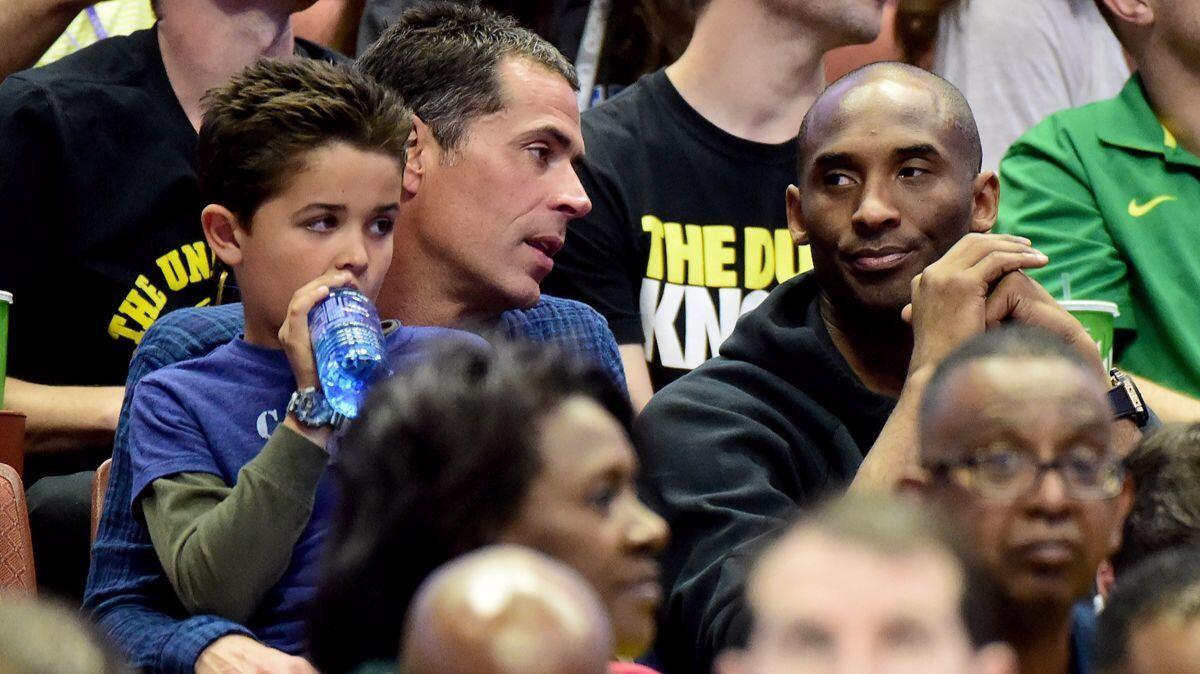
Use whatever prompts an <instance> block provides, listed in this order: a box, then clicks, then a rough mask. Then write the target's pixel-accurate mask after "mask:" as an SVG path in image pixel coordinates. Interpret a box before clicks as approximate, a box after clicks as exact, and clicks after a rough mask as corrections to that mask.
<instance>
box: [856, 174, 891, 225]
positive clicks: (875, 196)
mask: <svg viewBox="0 0 1200 674" xmlns="http://www.w3.org/2000/svg"><path fill="white" fill-rule="evenodd" d="M851 222H852V223H853V224H854V226H855V228H857V229H866V230H877V229H884V228H888V227H895V226H896V225H898V224H900V211H899V209H897V208H896V204H895V200H894V195H893V193H892V189H891V185H890V183H889V182H888V181H886V180H883V179H868V180H867V182H866V184H865V185H864V186H863V190H862V194H861V196H860V198H859V201H858V208H856V209H855V211H854V215H852V216H851Z"/></svg>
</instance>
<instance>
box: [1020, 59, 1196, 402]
mask: <svg viewBox="0 0 1200 674" xmlns="http://www.w3.org/2000/svg"><path fill="white" fill-rule="evenodd" d="M1000 184H1001V188H1000V214H999V220H998V223H997V231H1000V232H1004V233H1008V234H1019V235H1021V236H1025V237H1027V238H1029V239H1030V240H1031V241H1033V244H1034V245H1035V246H1036V247H1037V248H1038V249H1040V250H1041V251H1042V252H1044V253H1045V254H1046V255H1047V256H1048V257H1049V258H1050V264H1049V265H1047V266H1046V267H1045V268H1043V269H1038V270H1034V271H1032V272H1031V273H1030V275H1031V276H1033V277H1034V278H1035V279H1037V280H1038V281H1039V282H1041V284H1042V285H1043V286H1045V287H1046V289H1047V290H1049V291H1050V293H1051V294H1053V295H1054V296H1055V297H1058V298H1060V299H1061V298H1062V290H1063V283H1062V281H1063V277H1064V276H1066V277H1067V278H1068V280H1069V283H1070V289H1071V297H1072V299H1077V300H1108V301H1111V302H1116V304H1117V306H1118V307H1119V309H1120V312H1121V315H1120V316H1119V317H1118V318H1117V320H1116V330H1117V334H1116V340H1115V341H1116V346H1117V355H1116V359H1117V362H1118V363H1119V364H1120V365H1121V367H1123V368H1125V369H1127V370H1129V371H1130V372H1134V373H1136V374H1139V375H1142V376H1144V377H1146V378H1148V379H1150V380H1152V381H1155V382H1157V383H1159V384H1163V385H1165V386H1168V387H1170V388H1173V389H1176V390H1179V391H1182V392H1184V393H1187V394H1189V395H1191V396H1193V397H1200V158H1198V157H1197V156H1196V155H1194V154H1191V153H1190V152H1188V151H1187V150H1185V149H1183V148H1182V147H1179V144H1178V143H1177V142H1176V141H1175V138H1174V137H1173V136H1172V135H1171V133H1170V132H1169V131H1167V130H1166V128H1165V127H1163V125H1162V124H1161V123H1160V122H1159V120H1158V118H1157V117H1156V116H1155V114H1154V111H1153V110H1152V109H1151V108H1150V103H1149V101H1148V100H1147V98H1146V89H1145V86H1144V85H1143V83H1142V80H1141V77H1140V76H1138V75H1134V76H1133V77H1132V78H1130V80H1129V82H1128V83H1127V84H1126V85H1125V88H1124V89H1122V90H1121V93H1120V94H1119V95H1117V97H1116V98H1113V99H1110V100H1107V101H1101V102H1099V103H1093V104H1091V105H1085V106H1083V107H1080V108H1074V109H1071V110H1063V111H1061V112H1058V113H1055V114H1053V115H1051V116H1050V117H1048V118H1047V119H1046V120H1044V121H1043V122H1042V123H1040V124H1038V125H1037V126H1035V127H1034V128H1032V129H1030V130H1029V131H1028V132H1027V133H1026V134H1025V135H1024V136H1022V137H1021V138H1020V139H1018V140H1017V142H1016V143H1014V144H1013V146H1012V147H1011V148H1009V151H1008V154H1007V155H1006V156H1005V158H1004V161H1003V162H1002V163H1001V164H1000Z"/></svg>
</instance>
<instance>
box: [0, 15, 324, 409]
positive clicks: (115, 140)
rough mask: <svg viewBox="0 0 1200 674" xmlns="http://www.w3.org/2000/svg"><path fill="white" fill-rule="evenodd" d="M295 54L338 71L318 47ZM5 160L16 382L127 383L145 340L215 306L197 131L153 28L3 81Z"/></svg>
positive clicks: (4, 237)
mask: <svg viewBox="0 0 1200 674" xmlns="http://www.w3.org/2000/svg"><path fill="white" fill-rule="evenodd" d="M298 42H299V41H298ZM297 52H298V53H301V54H303V55H305V56H312V57H317V58H323V59H326V60H335V59H336V58H337V57H335V56H334V55H333V53H332V52H329V51H328V50H325V49H324V48H321V47H318V46H316V45H313V44H311V43H304V44H298V48H297ZM343 60H344V59H343ZM0 148H3V151H2V152H0V202H2V203H3V204H4V215H3V218H0V289H2V290H8V291H11V292H12V293H13V305H12V308H11V314H10V326H9V327H10V331H9V358H8V374H9V375H10V376H13V377H17V378H20V379H26V380H30V381H33V382H35V383H39V384H51V385H109V386H112V385H121V384H123V383H124V382H125V375H126V371H127V369H128V366H129V360H130V358H131V356H132V354H133V350H134V348H135V347H136V346H137V344H138V343H139V342H140V341H141V338H142V334H143V333H144V332H145V331H146V329H147V328H149V327H150V325H151V324H152V323H153V322H154V321H155V320H156V319H157V318H158V317H159V316H160V315H162V314H163V313H166V312H168V311H170V310H172V309H175V308H179V307H184V306H197V305H199V306H203V305H204V304H207V303H210V302H212V301H213V299H214V296H215V292H216V285H217V276H216V273H215V270H214V265H213V256H212V253H211V252H210V251H209V250H208V246H207V244H206V243H205V240H204V233H203V230H202V229H201V227H200V210H201V208H202V206H203V204H202V203H201V199H200V194H199V191H198V188H197V184H196V132H195V130H194V129H193V128H192V125H191V123H190V122H189V121H188V119H187V116H186V115H185V114H184V112H183V108H182V106H181V105H180V104H179V101H178V98H177V97H176V95H175V93H174V91H173V90H172V88H171V85H170V82H169V80H168V79H167V74H166V70H165V68H164V67H163V63H162V55H161V53H160V51H159V46H158V34H157V29H156V28H151V29H149V30H144V31H138V32H135V33H133V34H131V35H129V36H124V37H113V38H110V39H107V40H103V41H101V42H98V43H96V44H95V45H92V46H90V47H88V48H86V49H83V50H81V51H79V52H77V53H75V54H73V55H71V56H68V57H66V58H64V59H62V60H60V61H58V62H56V63H53V64H50V65H48V66H45V67H43V68H37V69H33V70H26V71H23V72H20V73H16V74H14V75H12V76H11V77H9V78H8V79H7V80H5V81H4V83H3V84H2V85H0Z"/></svg>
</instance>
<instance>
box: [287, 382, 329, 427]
mask: <svg viewBox="0 0 1200 674" xmlns="http://www.w3.org/2000/svg"><path fill="white" fill-rule="evenodd" d="M288 410H289V411H290V412H292V414H294V415H296V420H297V421H299V422H300V423H302V424H304V425H305V426H308V427H310V428H320V427H321V426H328V425H329V424H330V418H331V417H332V415H333V409H332V408H331V407H330V406H329V403H327V402H326V401H325V396H323V395H321V393H320V391H317V390H316V389H305V390H304V391H297V392H296V393H294V394H292V402H291V404H289V405H288Z"/></svg>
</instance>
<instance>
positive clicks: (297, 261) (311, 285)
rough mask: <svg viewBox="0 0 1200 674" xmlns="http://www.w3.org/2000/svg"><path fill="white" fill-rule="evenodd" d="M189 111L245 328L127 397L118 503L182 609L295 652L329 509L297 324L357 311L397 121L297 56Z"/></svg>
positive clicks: (325, 426) (383, 97) (208, 216)
mask: <svg viewBox="0 0 1200 674" xmlns="http://www.w3.org/2000/svg"><path fill="white" fill-rule="evenodd" d="M206 104H207V110H206V112H205V115H204V121H203V124H202V127H201V129H200V138H199V151H198V158H199V176H200V187H201V190H202V193H203V195H204V197H205V199H207V200H208V201H209V204H210V205H209V206H207V207H206V208H205V209H204V211H203V214H202V216H201V219H202V223H203V226H204V233H205V237H206V238H207V241H208V245H209V247H210V248H211V249H212V250H213V252H214V253H215V254H216V255H217V256H218V257H219V258H220V259H221V260H222V261H223V262H224V263H225V264H226V265H228V266H229V267H231V268H232V269H233V272H234V275H235V277H236V279H237V284H238V288H239V290H240V292H241V297H242V302H243V311H244V314H245V333H244V334H243V335H241V336H239V337H238V338H236V339H235V340H233V341H232V342H230V343H229V344H226V345H224V346H222V347H219V348H217V349H216V350H215V351H213V352H212V353H211V354H209V355H207V356H204V357H202V358H198V359H195V360H191V361H186V362H182V363H178V364H176V365H173V366H170V367H166V368H163V369H161V370H159V371H157V372H155V373H153V374H150V375H148V376H147V377H145V378H144V379H143V380H142V381H141V382H140V383H139V384H138V386H137V387H136V388H135V389H134V391H133V394H132V395H133V398H132V402H131V413H130V446H131V455H132V465H133V491H132V503H131V507H132V510H133V514H134V517H135V518H144V521H145V526H146V528H147V529H148V531H149V535H150V538H151V540H152V541H153V544H154V548H155V551H156V552H157V554H158V558H159V560H160V561H161V562H162V566H163V569H164V571H165V572H166V576H167V577H168V578H169V579H170V581H171V585H172V586H173V587H174V589H175V592H176V594H177V595H178V596H179V599H180V601H181V603H182V604H183V606H184V607H185V608H186V609H187V610H188V611H190V612H192V613H193V614H201V613H204V614H216V615H220V616H222V617H224V618H227V619H229V620H233V621H235V622H239V623H242V624H243V625H245V626H246V627H247V628H249V630H250V631H251V632H253V634H254V635H255V636H256V637H257V638H258V640H259V641H261V642H262V643H263V644H266V645H267V646H270V647H272V648H275V649H278V650H280V651H283V652H285V653H293V654H294V653H299V652H300V651H301V650H302V647H303V641H304V635H303V629H302V627H303V623H304V619H305V618H306V612H307V608H308V604H309V601H310V598H311V595H312V592H313V586H314V583H315V572H316V559H317V556H318V554H319V548H320V544H321V541H322V539H323V537H324V525H323V522H325V521H327V519H328V513H329V508H330V504H331V500H332V495H331V492H330V489H329V485H330V483H329V482H328V481H327V480H325V479H324V478H325V477H326V475H327V473H328V471H327V470H326V467H327V464H328V463H329V454H328V449H329V446H330V444H331V443H330V440H331V436H332V435H333V433H334V430H335V429H334V428H333V425H332V423H331V422H330V420H329V415H328V414H326V413H325V412H326V411H327V405H328V403H326V402H325V400H324V398H323V397H322V396H321V392H320V383H319V381H318V379H317V376H316V368H315V363H314V358H313V352H312V348H311V346H310V343H309V331H308V323H307V316H308V312H309V310H310V309H311V308H312V307H313V306H315V305H316V304H317V303H318V302H320V301H321V300H322V299H324V298H325V297H326V296H328V294H329V289H330V288H335V287H339V286H352V287H355V288H357V289H358V290H360V291H361V292H362V293H364V294H365V295H366V296H367V297H369V298H371V299H372V300H374V298H375V295H376V293H377V292H378V290H379V286H380V283H381V281H382V279H383V277H384V274H385V273H386V272H387V268H388V264H389V263H390V261H391V256H392V227H393V223H394V221H395V219H396V216H397V212H398V210H399V204H400V198H401V192H402V187H401V175H402V173H403V170H404V161H405V154H404V148H405V143H406V141H407V138H408V135H409V131H410V128H411V115H410V114H409V113H408V112H407V110H405V109H404V108H403V107H402V106H401V104H400V103H399V102H398V99H396V98H395V97H394V96H393V95H391V94H390V93H388V92H387V91H385V90H384V89H382V88H381V87H380V86H378V85H376V84H375V83H373V82H372V81H370V80H369V79H368V78H366V77H365V76H362V75H359V74H357V73H354V72H351V71H349V70H347V69H342V68H339V67H336V66H331V65H328V64H324V63H319V62H315V61H299V60H295V61H270V60H268V61H261V62H259V63H258V64H256V65H253V66H251V67H250V68H248V69H247V70H246V71H244V72H243V73H242V74H241V75H239V76H237V77H235V78H234V79H233V80H232V81H231V82H230V83H229V84H228V85H227V86H224V87H222V88H220V89H216V90H214V91H212V92H210V93H209V95H208V96H207V100H206ZM457 334H460V333H456V332H454V331H449V330H440V329H436V328H407V327H398V328H396V329H394V330H392V331H391V332H390V333H389V334H388V335H387V340H386V344H387V348H388V354H389V357H390V359H391V360H392V361H393V363H394V362H395V361H396V360H397V359H405V358H411V357H414V356H415V355H417V353H418V352H420V351H421V350H423V349H424V348H425V346H426V345H427V343H428V342H429V340H431V339H439V338H449V337H450V336H451V335H457ZM264 443H265V444H264ZM223 638H224V639H243V640H246V641H249V638H248V637H245V636H227V637H223ZM280 656H281V657H284V656H283V655H282V654H280ZM201 659H203V657H202V658H201ZM198 664H199V663H198ZM281 669H282V668H281ZM273 671H275V670H273ZM288 671H291V670H290V669H289V670H288Z"/></svg>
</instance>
